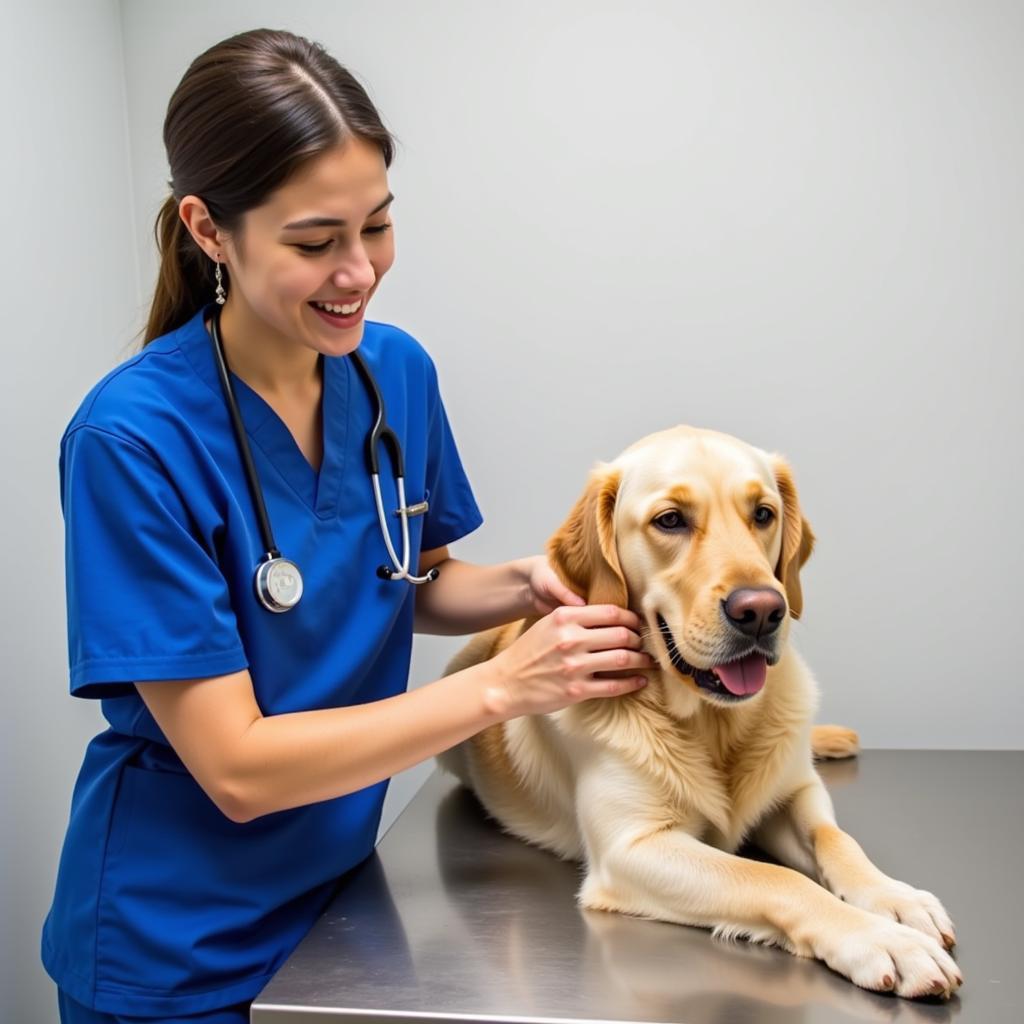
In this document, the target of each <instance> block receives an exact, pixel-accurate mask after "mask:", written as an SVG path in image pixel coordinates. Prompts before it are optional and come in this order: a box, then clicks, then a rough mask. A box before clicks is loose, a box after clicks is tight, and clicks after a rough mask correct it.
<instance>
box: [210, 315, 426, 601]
mask: <svg viewBox="0 0 1024 1024" xmlns="http://www.w3.org/2000/svg"><path fill="white" fill-rule="evenodd" d="M211 334H212V335H213V349H214V352H215V353H216V362H217V372H218V375H219V377H220V383H221V389H222V390H223V392H224V401H225V404H226V405H227V407H228V414H229V416H230V419H231V426H232V429H233V430H234V434H235V440H236V442H237V446H238V450H239V453H240V455H241V458H242V465H243V468H244V470H245V478H246V483H247V485H248V488H249V494H250V496H251V497H252V503H253V507H254V508H255V510H256V518H257V521H258V523H259V529H260V538H261V540H262V542H263V547H264V549H265V552H266V553H265V554H264V556H263V558H262V560H261V561H260V563H259V565H257V568H256V576H255V579H254V584H255V588H256V594H257V597H258V598H259V600H260V603H261V604H263V606H264V607H265V608H267V609H268V610H269V611H273V612H283V611H288V610H289V608H292V607H294V606H295V604H297V603H298V600H299V597H301V595H302V576H301V573H300V572H299V567H298V566H297V565H296V564H295V563H294V562H292V561H290V560H289V559H286V558H282V556H281V552H280V551H279V550H278V547H277V544H276V542H275V541H274V534H273V530H272V529H271V526H270V516H269V515H268V513H267V506H266V503H265V501H264V499H263V490H262V488H261V487H260V484H259V476H258V474H257V472H256V464H255V462H254V460H253V457H252V449H251V448H250V447H249V439H248V438H247V437H246V433H245V424H243V422H242V414H241V411H240V410H239V407H238V399H237V397H236V396H235V389H234V387H233V386H232V383H231V375H230V373H229V372H228V365H227V359H226V357H225V355H224V345H223V342H222V341H221V336H220V306H219V305H218V306H217V307H216V308H215V309H214V311H213V317H212V318H211ZM350 356H351V358H352V361H353V362H354V363H355V365H356V368H357V370H358V371H359V373H360V376H362V378H363V380H364V382H365V384H366V387H367V390H368V391H369V392H370V393H371V394H372V396H373V399H374V402H375V404H376V406H377V417H376V420H375V421H374V424H373V428H372V429H371V431H370V433H369V435H368V436H367V439H366V449H365V456H366V467H367V470H368V472H369V474H370V480H371V482H372V484H373V495H374V504H375V505H376V508H377V518H378V520H379V522H380V529H381V534H382V535H383V537H384V543H385V545H386V547H387V551H388V556H389V557H390V559H391V562H392V565H391V566H390V567H389V566H386V565H381V566H379V567H378V569H377V575H378V577H380V578H381V579H385V580H403V579H405V580H408V581H409V582H410V583H414V584H421V583H429V582H430V581H432V580H436V579H437V577H438V575H439V572H438V569H437V568H436V567H435V568H433V569H431V570H430V571H429V572H428V573H427V574H426V575H425V576H414V575H413V574H412V573H410V572H409V559H410V545H409V509H408V507H407V506H406V502H405V460H404V458H403V455H402V448H401V445H400V444H399V442H398V437H397V436H396V435H395V432H394V431H393V430H392V429H391V428H390V427H389V426H388V423H387V410H386V407H385V405H384V396H383V395H382V394H381V392H380V388H379V387H378V386H377V381H376V380H375V379H374V376H373V374H372V373H371V372H370V368H369V367H368V366H367V365H366V361H365V360H364V359H363V357H362V353H360V352H358V351H355V350H353V351H352V352H351V353H350ZM382 443H383V444H384V445H385V447H387V448H388V449H389V450H390V452H391V457H392V460H393V462H394V465H395V471H396V473H395V475H396V482H397V488H398V504H399V507H398V509H397V510H396V511H397V513H398V516H399V518H400V519H401V521H402V557H401V558H399V556H398V554H397V552H396V551H395V549H394V546H393V545H392V543H391V533H390V531H389V530H388V524H387V519H386V517H385V515H384V501H383V498H382V495H381V490H380V472H379V470H380V466H379V462H378V455H377V450H378V447H379V445H380V444H382ZM421 511H426V504H425V503H424V505H423V508H422V509H421ZM414 514H416V513H414ZM277 563H279V564H280V565H281V566H284V567H287V572H291V571H294V574H295V578H296V579H297V593H293V594H292V595H291V596H290V597H289V598H288V602H287V603H286V604H283V605H282V604H281V603H279V602H278V601H277V600H275V595H274V593H273V589H274V586H273V579H274V571H273V570H274V569H275V566H276V564H277ZM395 566H397V567H398V568H397V569H396V568H395ZM282 578H285V579H290V577H288V576H285V577H282Z"/></svg>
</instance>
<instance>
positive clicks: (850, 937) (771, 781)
mask: <svg viewBox="0 0 1024 1024" xmlns="http://www.w3.org/2000/svg"><path fill="white" fill-rule="evenodd" d="M813 542H814V536H813V534H812V532H811V528H810V526H809V524H808V522H807V520H806V519H805V518H804V517H803V515H802V514H801V511H800V503H799V500H798V496H797V490H796V487H795V485H794V482H793V475H792V472H791V470H790V468H789V465H788V463H787V462H786V461H785V460H784V459H783V458H781V457H780V456H778V455H776V454H769V453H767V452H764V451H762V450H761V449H758V448H755V447H752V446H751V445H749V444H745V443H744V442H742V441H739V440H737V439H736V438H733V437H730V436H728V435H726V434H721V433H717V432H715V431H710V430H699V429H695V428H691V427H685V426H680V427H676V428H673V429H671V430H665V431H660V432H658V433H655V434H651V435H649V436H648V437H645V438H643V439H642V440H640V441H638V442H637V443H636V444H634V445H632V446H631V447H629V448H627V449H626V451H624V452H623V453H622V454H621V455H620V456H619V457H618V458H617V459H615V460H614V461H613V462H611V463H601V464H599V465H598V466H597V468H596V469H594V470H593V471H592V473H591V475H590V479H589V482H588V484H587V487H586V489H585V491H584V493H583V495H582V496H581V498H580V499H579V501H578V502H577V504H576V506H575V508H573V510H572V511H571V512H570V514H569V516H568V518H567V519H566V521H565V523H564V524H563V526H562V527H561V528H560V529H559V530H558V531H557V532H556V533H555V535H554V536H553V537H552V538H551V540H550V541H549V542H548V549H547V550H548V558H549V561H550V563H551V565H552V566H553V567H554V568H555V570H556V571H557V572H558V574H559V575H560V576H561V577H562V579H563V580H564V581H565V582H566V583H567V584H568V585H569V586H571V587H572V588H574V589H575V590H576V591H577V592H578V593H580V594H582V595H583V596H584V597H586V599H587V601H588V603H589V604H599V603H600V604H603V603H608V604H616V605H619V606H622V607H628V608H630V609H632V610H633V611H634V612H635V613H636V614H637V615H639V616H640V618H641V619H642V620H643V622H644V624H645V627H646V628H645V629H644V631H643V636H644V639H645V647H646V650H647V651H648V652H649V653H650V654H651V655H653V656H654V657H655V658H656V659H657V662H658V665H657V666H656V667H655V668H654V669H653V670H652V669H646V670H644V672H645V675H647V677H648V679H649V680H650V682H649V684H648V685H647V686H646V687H645V688H643V689H641V690H638V691H635V692H632V693H629V694H626V695H624V696H621V697H608V698H599V699H594V700H589V701H583V702H581V703H577V704H573V705H570V706H569V707H567V708H564V709H562V710H560V711H557V712H554V713H551V714H547V715H536V716H527V717H523V718H516V719H512V720H509V721H506V722H502V723H499V724H498V725H495V726H492V727H491V728H489V729H486V730H484V731H483V732H481V733H479V734H478V735H476V736H474V737H473V738H472V739H470V740H467V741H465V742H464V743H461V744H459V745H458V746H457V747H454V748H453V749H452V750H450V751H447V752H446V753H445V754H443V755H441V757H440V758H439V761H440V762H441V764H442V765H443V766H444V767H445V768H447V769H448V770H449V771H451V772H453V773H454V774H455V775H457V776H458V777H459V778H460V779H461V780H462V782H463V783H465V784H466V785H467V786H469V787H470V788H471V789H473V790H474V791H475V793H476V795H477V796H478V798H479V799H480V801H481V802H482V803H483V805H484V807H485V808H486V809H487V810H488V812H489V813H490V814H491V815H493V816H494V817H495V818H496V819H497V820H498V821H499V822H500V823H501V824H502V825H503V826H504V828H505V829H507V830H508V831H510V832H512V833H513V834H515V835H517V836H520V837H522V838H523V839H525V840H527V841H528V842H531V843H535V844H537V845H539V846H542V847H546V848H547V849H549V850H552V851H554V852H555V853H557V854H558V855H560V856H562V857H565V858H572V859H576V860H581V861H583V863H584V866H585V876H584V880H583V883H582V885H581V887H580V891H579V894H578V900H579V902H580V904H581V905H582V906H584V907H588V908H592V909H597V910H615V911H622V912H624V913H627V914H635V915H640V916H643V917H650V918H657V919H660V920H664V921H675V922H678V923H680V924H688V925H698V926H702V927H707V928H712V929H713V930H714V934H715V935H716V936H723V937H727V938H735V937H746V938H749V939H751V940H753V941H756V942H763V943H768V944H773V945H778V946H781V947H782V948H784V949H786V950H788V951H789V952H791V953H795V954H796V955H798V956H810V957H818V958H819V959H821V960H824V961H825V963H827V964H828V965H829V966H830V967H831V968H833V969H834V970H836V971H838V972H840V973H841V974H843V975H845V976H846V977H848V978H850V979H851V980H852V981H853V982H855V983H856V984H857V985H861V986H863V987H864V988H868V989H875V990H879V991H884V990H891V991H895V992H896V993H897V994H899V995H901V996H908V997H917V996H936V995H937V996H943V997H948V996H949V995H950V994H951V993H952V992H953V991H954V990H955V989H957V988H958V987H959V986H960V984H961V983H962V981H963V978H962V975H961V973H960V970H959V968H958V967H957V964H956V963H955V961H954V960H953V959H952V957H951V956H950V955H949V954H948V953H947V952H946V949H948V948H951V947H952V946H953V944H954V932H953V924H952V922H951V921H950V919H949V915H948V914H947V913H946V911H945V910H944V908H943V907H942V904H941V903H940V902H939V901H938V899H936V898H935V896H933V895H932V894H931V893H928V892H924V891H921V890H918V889H914V888H912V887H911V886H909V885H906V884H904V883H903V882H899V881H896V880H895V879H893V878H890V877H889V876H887V875H885V874H883V873H882V872H881V871H880V870H879V869H878V868H877V867H876V866H875V865H874V864H872V863H871V861H870V860H868V858H867V856H866V855H865V854H864V852H863V850H862V849H861V848H860V846H859V845H858V844H857V843H856V841H855V840H854V839H853V838H852V837H850V836H849V835H847V834H846V833H845V832H843V831H842V830H841V829H840V828H839V827H838V826H837V824H836V820H835V815H834V812H833V808H832V802H831V799H830V798H829V795H828V792H827V791H826V789H825V787H824V785H823V784H822V782H821V779H820V778H819V776H818V774H817V772H816V771H815V770H814V765H813V757H814V756H815V755H817V756H819V757H820V756H843V755H846V754H850V753H853V752H854V751H855V750H856V744H857V738H856V734H855V733H852V732H851V731H850V730H846V729H841V728H838V727H832V726H819V727H816V728H812V726H811V719H812V717H813V715H814V713H815V709H816V707H817V700H818V696H817V684H816V683H815V680H814V677H813V676H812V675H811V672H810V670H809V669H808V668H807V666H806V664H805V663H804V661H803V660H802V659H801V657H800V655H799V654H798V653H797V652H796V651H795V650H794V649H793V647H791V646H789V645H788V644H787V642H786V640H787V636H788V632H789V621H790V619H791V618H798V617H799V616H800V613H801V610H802V606H803V600H802V597H801V591H800V577H799V573H800V568H801V566H802V565H803V564H804V562H805V561H806V560H807V558H808V556H809V555H810V553H811V548H812V546H813ZM552 614H554V615H558V614H559V612H558V611H557V610H556V611H555V612H554V613H552ZM536 621H537V620H536V618H534V619H527V620H523V621H522V622H517V623H511V624H509V625H507V626H503V627H500V628H497V629H492V630H488V631H487V632H485V633H480V634H478V635H476V636H475V637H474V638H473V639H472V640H471V641H470V642H469V644H468V645H467V646H466V647H465V648H464V649H463V650H462V651H460V652H459V653H458V654H457V655H456V656H455V658H454V659H453V660H452V661H451V663H450V664H449V665H448V667H447V669H446V672H448V673H451V672H456V671H459V670H461V669H463V668H467V667H468V666H470V665H473V664H476V663H478V662H481V661H485V660H487V659H488V658H491V657H493V656H494V655H496V654H498V653H499V652H500V651H502V650H504V649H505V648H506V647H507V646H508V645H509V644H511V643H512V642H513V641H514V640H515V639H516V638H517V637H518V636H519V635H520V634H521V633H522V632H524V631H525V630H526V629H528V628H529V627H530V626H531V625H532V624H533V623H534V622H536ZM626 674H635V673H634V671H633V670H628V672H626ZM744 839H751V840H752V841H753V842H755V843H756V844H757V845H758V846H760V847H761V848H762V849H764V850H766V851H767V852H768V853H769V854H771V855H772V856H773V857H775V858H776V859H778V860H779V861H781V862H782V864H784V865H787V866H785V867H783V866H779V865H776V864H767V863H762V862H759V861H753V860H750V859H747V858H742V857H738V856H736V855H735V853H734V851H735V850H736V849H737V848H738V847H739V846H740V844H741V843H742V841H743V840H744ZM794 869H795V870H794ZM944 947H945V948H944Z"/></svg>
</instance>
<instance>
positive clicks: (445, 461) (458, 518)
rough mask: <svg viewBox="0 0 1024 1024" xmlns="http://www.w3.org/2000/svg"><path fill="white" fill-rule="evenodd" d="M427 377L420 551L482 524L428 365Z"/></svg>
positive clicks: (461, 534)
mask: <svg viewBox="0 0 1024 1024" xmlns="http://www.w3.org/2000/svg"><path fill="white" fill-rule="evenodd" d="M429 376H430V381H431V386H432V389H433V395H432V396H431V415H430V429H429V432H428V436H429V448H428V450H427V477H426V488H427V490H428V491H429V497H428V499H427V501H428V504H429V506H430V507H429V509H428V511H427V514H426V516H425V517H424V523H423V536H422V539H421V542H420V547H421V550H423V551H430V550H432V549H433V548H440V547H444V546H445V545H446V544H451V543H452V542H453V541H456V540H458V539H459V538H460V537H464V536H465V535H466V534H467V533H471V532H472V531H473V530H475V529H476V528H477V527H478V526H479V525H480V524H481V523H482V522H483V521H484V517H483V515H481V513H480V509H479V508H478V507H477V503H476V498H475V497H474V496H473V489H472V488H471V487H470V484H469V479H468V478H467V476H466V472H465V470H464V469H463V468H462V460H461V459H460V458H459V452H458V449H457V448H456V446H455V437H454V435H453V434H452V428H451V424H450V423H449V422H448V414H447V413H446V412H445V408H444V402H443V401H442V400H441V392H440V389H439V387H438V383H437V372H436V370H435V369H434V366H433V363H432V362H431V363H430V375H429Z"/></svg>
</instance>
